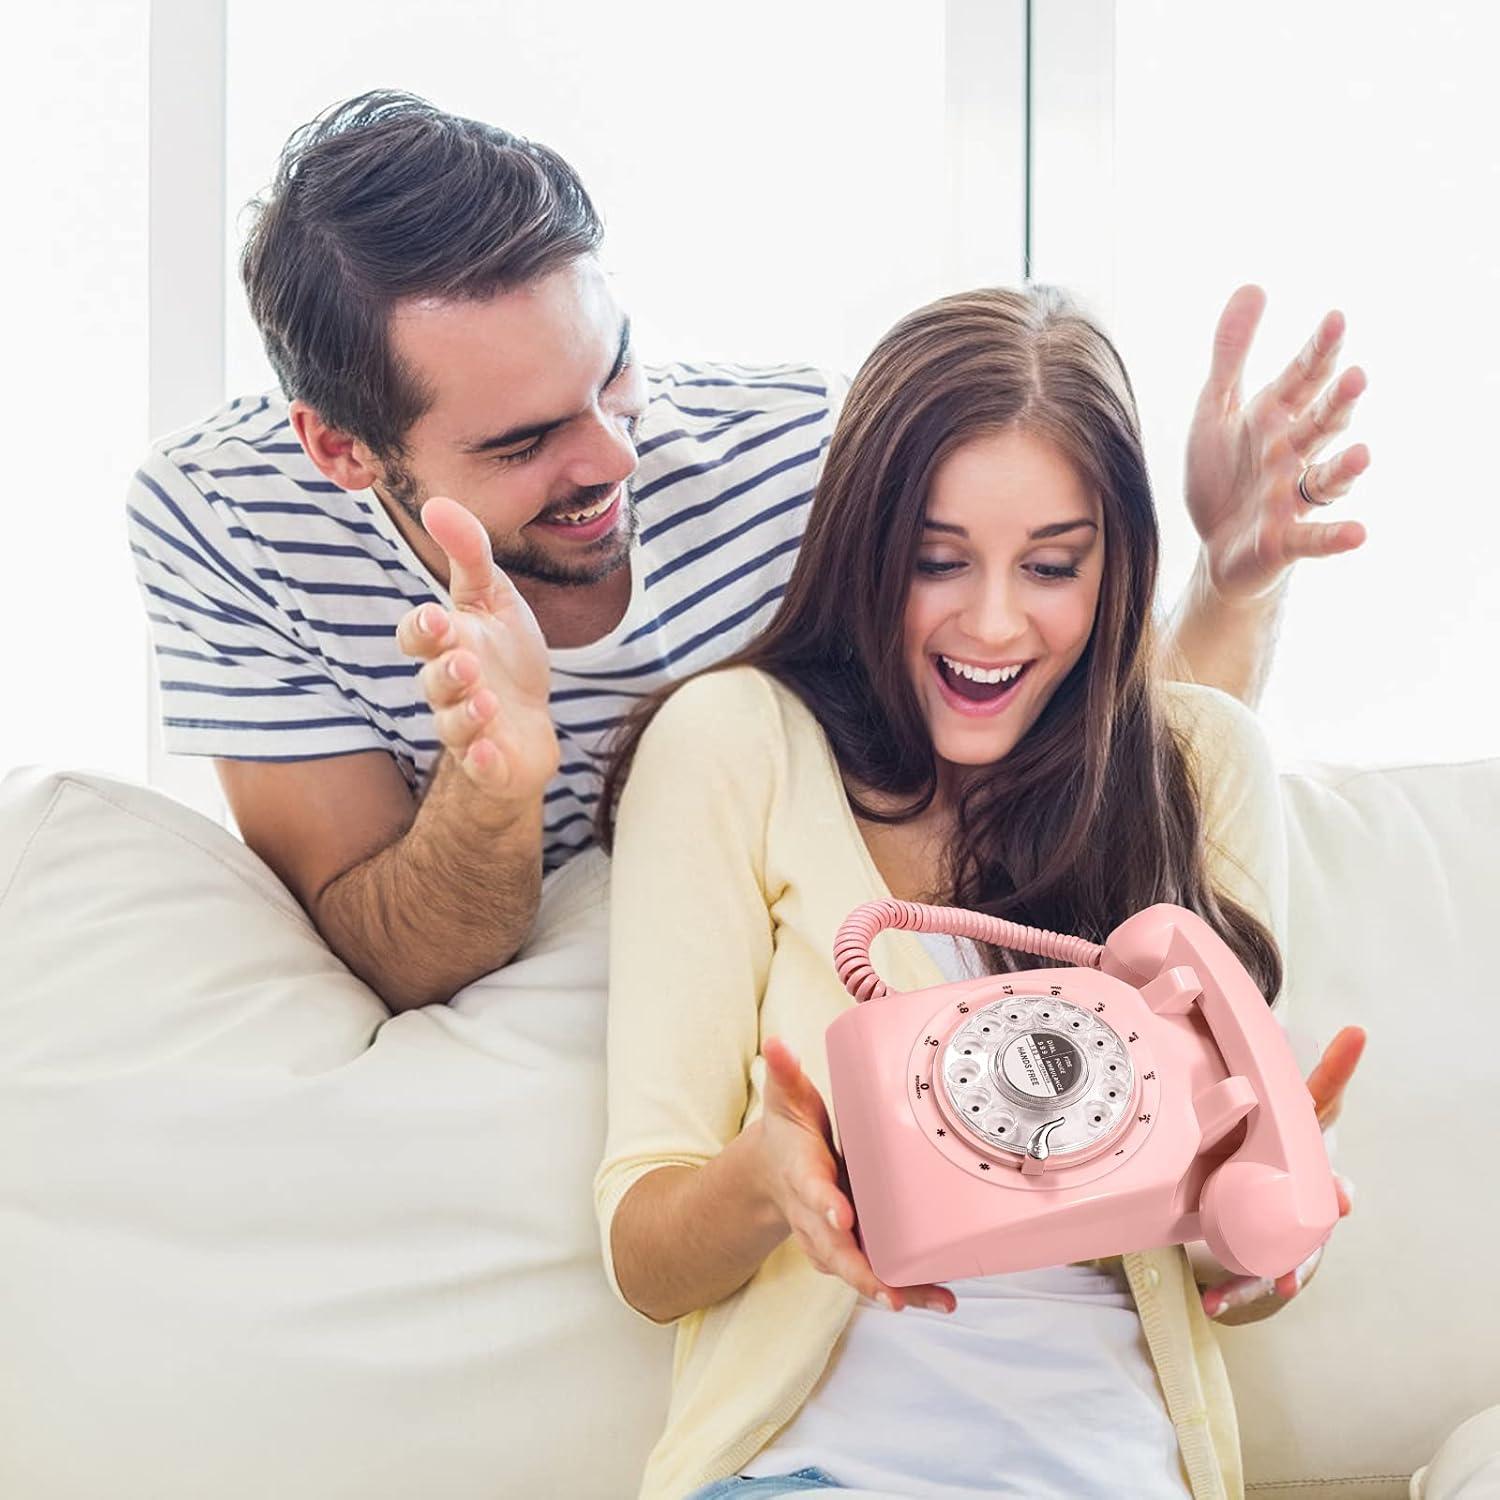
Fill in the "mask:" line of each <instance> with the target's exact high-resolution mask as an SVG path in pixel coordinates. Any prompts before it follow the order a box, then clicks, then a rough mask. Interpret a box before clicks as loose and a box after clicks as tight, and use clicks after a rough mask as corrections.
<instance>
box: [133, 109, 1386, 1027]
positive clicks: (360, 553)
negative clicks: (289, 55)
mask: <svg viewBox="0 0 1500 1500" xmlns="http://www.w3.org/2000/svg"><path fill="white" fill-rule="evenodd" d="M600 238H601V229H600V225H599V222H598V219H597V218H596V216H595V214H594V211H593V208H592V205H591V204H590V202H589V200H588V197H587V195H586V193H585V192H584V190H583V187H582V185H581V184H580V183H579V182H578V180H577V178H576V177H575V176H574V175H573V173H572V171H571V169H569V168H568V166H567V165H566V163H564V162H562V161H561V160H560V159H559V158H558V157H557V156H556V155H555V154H554V153H552V152H550V151H548V150H546V149H545V148H544V147H540V146H537V145H534V144H532V143H530V142H526V141H522V140H519V139H517V138H515V137H512V136H510V135H508V134H506V133H505V132H503V131H500V130H497V129H495V128H493V127H490V126H486V125H483V124H481V123H479V122H476V121H472V120H465V119H460V118H455V117H453V116H450V115H446V114H444V113H442V112H441V111H438V110H436V109H434V108H432V107H431V106H430V105H428V104H426V103H425V102H423V101H421V100H418V99H415V98H413V97H411V96H409V95H403V94H395V93H389V92H377V93H373V94H366V95H362V96H360V97H359V98H356V99H353V100H350V101H348V102H346V103H344V104H342V105H338V106H335V107H334V108H333V109H332V110H330V111H328V112H327V113H326V114H325V115H324V116H322V117H320V119H319V120H317V121H314V122H313V123H312V124H311V125H309V126H307V127H304V129H303V130H301V131H299V132H298V133H297V134H295V135H294V136H293V137H292V139H291V141H289V142H288V145H287V147H286V149H285V151H284V153H283V156H282V159H281V162H280V165H279V169H278V172H277V175H276V179H275V182H274V183H273V185H272V187H271V189H270V191H269V194H268V196H267V199H266V200H265V202H264V203H263V204H261V205H259V214H258V217H257V219H256V221H255V223H254V226H253V228H252V230H251V232H250V236H249V239H248V242H247V244H246V246H245V250H244V254H243V257H242V261H241V272H242V276H243V279H244V282H245V286H246V290H247V293H248V295H249V299H250V306H251V310H252V312H253V314H254V316H255V319H256V322H257V325H258V326H259V328H260V330H261V333H262V335H263V337H264V339H265V343H266V349H267V353H268V355H269V357H270V360H271V363H272V365H273V367H274V368H275V370H276V373H277V376H278V379H279V382H280V384H281V387H282V391H283V393H284V396H285V398H286V399H285V400H283V399H280V398H278V397H275V396H272V395H267V396H262V397H259V398H248V399H241V400H238V401H235V402H232V403H231V404H230V405H229V406H227V407H225V408H224V409H222V410H221V411H219V412H217V413H215V414H214V415H213V416H211V417H210V418H208V419H207V420H206V421H205V422H203V423H202V424H199V425H197V426H195V427H194V428H193V429H191V430H188V431H185V432H183V433H178V434H174V435H172V436H171V437H168V438H165V439H163V440H161V441H160V442H159V443H158V444H157V445H156V446H155V448H154V449H153V451H152V453H151V454H150V455H149V456H148V458H147V460H146V462H145V464H144V465H143V466H142V469H141V470H140V472H139V473H138V474H137V476H136V480H135V482H134V484H133V486H132V490H131V496H130V505H129V516H130V529H131V539H132V547H133V552H134V556H135V561H136V567H137V572H138V576H139V580H140V584H141V588H142V591H143V595H144V597H145V600H146V605H147V611H148V614H149V616H150V618H151V621H152V626H153V633H154V638H155V643H156V650H157V656H158V662H159V666H160V676H161V679H162V697H163V712H164V729H165V736H166V744H167V748H168V749H169V750H173V751H179V752H187V753H197V754H207V755H212V756H213V757H214V758H215V762H216V765H217V768H218V771H219V775H220V779H221V781H222V784H223V787H224V790H225V795H226V797H227V799H228V801H229V805H230V807H231V809H232V811H233V813H234V816H235V819H236V822H237V823H238V825H239V828H240V831H241V833H242V835H243V837H244V838H245V841H246V842H247V843H248V844H249V845H250V847H251V848H253V849H254V850H255V851H256V852H257V853H258V854H259V855H260V856H261V857H262V858H263V859H264V860H265V861H266V862H267V864H269V865H270V866H271V868H272V869H273V870H274V871H275V872H276V873H277V874H278V876H280V878H281V879H282V880H283V881H284V882H285V883H286V884H287V886H288V887H289V888H290V889H291V890H292V891H293V892H294V894H295V895H296V896H297V897H298V899H299V900H300V901H301V902H302V904H303V906H304V907H305V908H306V909H307V911H308V913H309V915H310V916H311V917H312V919H313V920H314V921H315V923H316V924H317V926H318V928H319V930H320V932H321V933H322V934H323V936H324V938H325V939H326V940H327V942H328V943H329V945H330V946H331V947H332V948H333V949H334V951H336V952H337V953H338V954H339V956H340V957H341V958H342V959H343V960H344V961H345V963H347V964H348V966H349V967H350V968H351V969H352V970H353V971H354V972H355V973H357V974H358V975H360V977H361V978H363V979H365V980H366V981H367V982H368V983H369V984H370V985H371V986H372V987H373V988H374V989H375V990H376V991H377V992H378V993H380V994H381V995H382V996H383V997H384V999H385V1000H386V1002H387V1003H388V1004H389V1005H390V1006H391V1008H392V1009H393V1010H400V1009H404V1008H408V1007H412V1006H418V1005H424V1004H428V1003H432V1002H434V1001H446V1000H447V999H449V998H450V997H451V996H452V995H453V994H454V993H455V992H456V991H457V990H458V989H460V988H461V987H462V986H463V985H464V984H466V983H468V982H469V981H470V980H472V979H474V978H475V977H477V976H478V975H480V974H483V973H486V972H489V971H491V970H493V969H496V968H498V967H501V966H502V965H504V964H506V963H507V962H509V960H510V959H511V958H512V957H513V956H514V954H515V953H516V952H517V950H518V949H519V948H520V946H521V945H522V943H523V942H524V941H525V938H526V936H527V933H528V931H529V928H530V925H531V921H532V918H533V916H534V913H535V910H536V904H537V899H538V895H539V891H540V885H541V879H542V875H543V873H544V871H545V870H549V869H553V868H556V867H557V866H558V865H560V864H561V863H562V862H563V861H564V860H566V859H567V858H568V857H569V855H571V854H572V853H574V852H576V851H577V850H578V849H579V848H582V847H583V846H584V845H585V844H586V843H587V842H588V841H589V827H590V819H591V809H592V806H593V803H594V802H595V801H596V799H597V784H598V770H599V764H600V759H601V751H602V748H603V745H604V743H605V741H606V740H607V737H608V734H609V731H610V730H611V729H612V728H613V726H614V725H615V723H616V722H617V721H618V719H619V718H620V716H621V715H622V714H623V712H624V711H625V710H626V709H627V708H628V707H629V705H630V703H631V702H633V701H634V700H635V699H637V698H638V697H640V696H641V695H643V694H644V693H646V692H647V691H649V690H650V689H651V688H652V687H654V686H655V685H657V684H658V683H659V682H661V681H662V680H663V679H664V678H665V677H669V676H676V675H681V674H683V673H686V672H690V671H694V670H697V669H698V668H700V667H702V666H705V665H707V664H708V663H710V662H712V661H715V660H718V659H720V658H722V657H724V656H726V655H727V654H729V653H730V652H731V651H732V650H734V649H735V648H736V647H738V646H739V645H740V644H741V643H742V642H743V641H744V640H745V639H747V638H748V637H749V636H750V635H752V634H754V633H755V632H756V631H758V630H759V629H760V628H762V627H763V626H764V624H765V623H766V622H767V620H768V619H769V618H770V615H771V613H772V612H773V611H774V608H775V603H776V600H777V599H778V597H779V596H780V594H781V592H782V589H783V587H784V584H785V581H786V579H787V577H788V575H789V572H790V569H791V565H792V561H793V558H794V556H795V553H796V548H797V544H798V539H799V536H800V530H801V526H802V523H803V521H804V520H805V517H806V513H807V506H808V503H809V501H810V499H811V493H812V488H813V483H814V479H815V477H816V473H817V469H818V465H819V462H820V460H821V456H822V453H823V450H824V448H825V446H826V444H827V441H828V438H829V434H830V432H831V430H832V425H833V419H834V414H835V411H836V407H837V402H838V399H839V397H840V396H841V394H842V389H843V382H842V381H841V380H839V379H838V378H836V377H828V376H825V375H823V374H821V373H820V372H817V371H814V370H810V369H806V368H795V367H781V368H777V369H770V370H757V371H747V370H745V369H742V368H739V367H693V366H685V365H674V366H668V367H665V368H662V369H660V370H657V371H654V372H653V373H652V374H651V376H650V377H649V379H648V377H647V375H646V374H645V372H644V371H643V370H642V369H641V367H640V366H639V365H638V364H637V363H636V360H635V356H634V354H633V352H632V349H631V346H630V337H629V323H628V320H627V319H626V318H625V317H624V316H623V315H622V313H621V311H620V310H619V308H618V307H617V306H616V305H615V303H614V299H613V298H612V296H611V295H610V292H609V288H608V285H607V283H606V281H605V279H604V277H603V275H602V273H601V272H600V269H599V266H598V263H597V261H596V259H595V252H596V251H597V249H598V246H599V242H600ZM1261 306H1262V298H1261V296H1260V294H1259V292H1258V291H1257V290H1256V289H1255V288H1243V289H1241V291H1240V292H1239V293H1236V295H1235V297H1234V298H1233V299H1232V300H1231V302H1230V304H1229V306H1228V307H1227V308H1226V310H1225V314H1224V316H1223V318H1222V319H1221V321H1220V325H1219V329H1218V333H1217V336H1216V343H1215V351H1214V359H1213V365H1212V369H1211V373H1210V376H1209V380H1208V383H1207V385H1206V387H1205V390H1204V393H1203V397H1202V399H1201V401H1200V404H1199V409H1198V412H1197V415H1196V418H1195V422H1194V427H1193V432H1192V436H1191V439H1190V442H1189V454H1188V477H1187V487H1188V497H1187V498H1188V505H1189V509H1190V512H1191V514H1192V516H1193V520H1194V523H1195V524H1196V526H1197V527H1198V530H1199V533H1200V535H1201V536H1202V538H1203V542H1204V547H1203V551H1202V554H1201V556H1200V561H1199V566H1198V569H1197V572H1196V574H1195V576H1194V580H1193V583H1192V585H1191V586H1190V588H1189V591H1188V593H1187V595H1186V596H1185V598H1184V600H1183V602H1182V603H1181V605H1180V606H1179V609H1178V611H1177V613H1176V615H1175V616H1174V618H1173V621H1172V628H1171V632H1170V635H1169V641H1168V645H1169V648H1170V649H1172V650H1173V651H1174V653H1175V669H1176V670H1177V671H1179V672H1185V673H1186V674H1188V675H1190V676H1191V677H1193V678H1195V679H1196V680H1199V681H1205V682H1209V683H1212V684H1214V685H1216V686H1219V687H1222V688H1224V689H1225V690H1226V691H1230V692H1233V693H1236V694H1237V695H1239V696H1241V697H1243V698H1246V699H1247V701H1252V702H1253V701H1254V699H1255V697H1256V696H1257V694H1258V692H1259V686H1260V683H1261V681H1262V680H1263V677H1264V671H1265V667H1266V664H1267V662H1268V660H1269V653H1270V647H1271V638H1272V632H1273V628H1274V622H1275V618H1276V613H1277V609H1278V605H1279V600H1280V597H1281V594H1282V592H1283V591H1284V587H1285V579H1286V575H1287V572H1288V569H1289V568H1290V565H1291V563H1292V562H1293V561H1294V560H1295V559H1296V558H1297V557H1300V556H1310V555H1319V554H1324V553H1332V552H1338V551H1346V550H1348V549H1350V548H1351V547H1356V546H1358V545H1359V544H1360V543H1361V542H1362V540H1363V530H1362V528H1360V527H1359V526H1357V525H1355V524H1354V523H1346V524H1345V525H1343V526H1327V525H1318V524H1315V523H1309V522H1306V521H1304V520H1302V519H1301V517H1300V515H1299V511H1301V512H1306V510H1307V507H1308V506H1309V505H1314V504H1323V503H1327V502H1328V501H1329V500H1331V499H1333V498H1335V497H1336V496H1338V495H1339V494H1342V493H1344V492H1345V491H1346V490H1347V489H1348V487H1349V485H1350V484H1351V483H1352V482H1353V480H1354V479H1355V478H1356V477H1357V475H1358V474H1359V472H1361V470H1362V469H1363V467H1364V465H1365V463H1366V462H1367V455H1366V454H1365V452H1364V450H1363V448H1362V447H1355V448H1352V449H1349V450H1347V451H1345V452H1344V453H1341V454H1339V455H1338V456H1337V457H1335V458H1332V459H1330V460H1328V461H1327V462H1321V463H1315V462H1313V461H1312V460H1313V458H1314V455H1315V454H1317V453H1318V452H1319V451H1320V450H1321V448H1322V447H1323V445H1324V444H1325V443H1326V442H1327V440H1328V438H1329V437H1330V436H1331V435H1332V434H1333V433H1335V432H1337V431H1338V430H1340V429H1341V428H1342V427H1343V426H1345V425H1346V424H1347V421H1348V418H1349V414H1350V412H1351V410H1352V407H1353V404H1354V402H1355V401H1356V400H1357V398H1358V396H1359V394H1360V391H1361V390H1362V389H1363V377H1362V376H1361V375H1360V373H1359V372H1358V371H1357V370H1350V371H1348V372H1346V373H1345V374H1344V375H1343V376H1341V377H1340V378H1339V379H1337V380H1336V381H1334V382H1333V383H1332V384H1331V385H1330V384H1329V376H1330V374H1331V372H1332V369H1333V364H1334V359H1335V355H1336V349H1337V344H1338V340H1339V336H1340V333H1341V330H1342V320H1341V319H1340V318H1339V317H1338V315H1337V314H1330V315H1329V317H1328V318H1325V319H1324V321H1323V322H1322V324H1321V325H1320V326H1319V328H1318V330H1317V332H1315V334H1314V335H1313V338H1312V340H1311V341H1310V342H1309V344H1308V345H1307V347H1306V348H1305V349H1304V350H1303V352H1302V353H1301V354H1300V355H1299V356H1298V358H1297V359H1296V360H1295V361H1294V362H1293V363H1292V365H1290V366H1289V367H1288V369H1287V370H1286V371H1285V372H1284V373H1283V374H1282V375H1281V376H1280V377H1279V378H1278V379H1277V380H1276V381H1275V382H1273V384H1272V385H1271V386H1268V387H1267V388H1266V390H1265V391H1263V392H1261V393H1260V395H1258V396H1257V397H1256V398H1255V400H1254V401H1253V402H1251V403H1250V404H1249V406H1247V407H1242V406H1241V404H1240V400H1239V379H1240V371H1241V368H1242V365H1243V362H1244V358H1245V354H1246V351H1247V349H1248V346H1249V343H1250V339H1251V337H1252V335H1253V333H1254V329H1255V326H1256V323H1257V322H1258V319H1259V316H1260V311H1261ZM446 497H453V498H446ZM409 657H415V658H417V659H418V660H419V661H420V662H421V663H422V665H421V666H420V667H418V666H417V665H415V664H414V663H413V662H411V661H410V660H407V659H405V658H409ZM664 815H666V816H669V815H670V810H669V809H664Z"/></svg>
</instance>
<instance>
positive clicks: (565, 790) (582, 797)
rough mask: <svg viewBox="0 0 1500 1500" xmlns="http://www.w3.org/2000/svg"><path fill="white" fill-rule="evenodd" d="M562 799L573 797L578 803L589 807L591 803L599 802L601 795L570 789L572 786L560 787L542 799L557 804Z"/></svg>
mask: <svg viewBox="0 0 1500 1500" xmlns="http://www.w3.org/2000/svg"><path fill="white" fill-rule="evenodd" d="M562 797H572V798H574V799H575V800H576V801H578V802H582V803H584V804H586V805H587V804H591V803H594V802H597V801H598V800H599V793H598V792H580V791H577V790H576V789H575V788H573V787H570V786H560V787H557V788H556V789H554V790H553V791H550V792H548V793H547V795H546V796H545V797H543V798H542V801H543V802H556V801H557V800H558V799H559V798H562Z"/></svg>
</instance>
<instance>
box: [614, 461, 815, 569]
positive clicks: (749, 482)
mask: <svg viewBox="0 0 1500 1500" xmlns="http://www.w3.org/2000/svg"><path fill="white" fill-rule="evenodd" d="M822 451H823V445H822V444H820V445H819V446H818V447H817V448H813V449H810V450H809V451H808V452H806V453H795V454H793V455H792V457H790V458H784V459H782V461H781V462H780V463H779V464H777V465H776V466H775V467H774V468H770V469H763V470H762V471H761V472H760V473H759V474H752V475H751V476H750V478H748V479H744V480H741V481H740V483H739V484H736V485H733V486H732V487H731V488H729V489H727V490H723V491H721V492H720V493H719V494H717V495H715V496H714V497H713V499H711V500H705V501H704V502H703V504H701V505H688V506H684V507H683V508H682V509H681V510H677V511H673V512H672V514H671V515H670V516H665V517H663V519H662V520H660V521H658V522H657V523H656V524H655V525H654V526H648V527H646V528H645V529H644V530H643V531H642V532H641V544H642V545H643V546H646V545H649V544H650V543H652V542H654V541H656V540H657V539H658V538H659V537H661V536H663V535H664V534H665V533H666V532H668V531H671V530H672V528H673V527H675V526H681V525H682V524H683V522H685V521H696V520H697V519H698V518H699V517H700V516H706V515H708V514H709V513H710V512H712V511H715V510H717V509H718V508H719V507H720V506H721V505H727V504H728V503H729V502H730V501H731V500H738V499H739V498H740V496H741V495H747V494H749V493H750V491H751V490H753V489H756V488H758V487H759V486H760V485H763V484H765V483H766V482H767V480H771V479H775V478H776V477H777V476H778V475H780V474H784V473H786V472H787V470H788V469H795V468H797V467H798V466H799V465H801V464H805V463H808V462H809V461H810V460H813V459H816V458H817V456H818V455H819V454H820V453H821V452H822Z"/></svg>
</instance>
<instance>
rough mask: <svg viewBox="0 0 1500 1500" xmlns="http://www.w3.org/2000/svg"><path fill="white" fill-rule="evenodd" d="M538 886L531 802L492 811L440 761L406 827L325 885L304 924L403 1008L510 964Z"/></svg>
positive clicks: (538, 850) (537, 819) (536, 809)
mask: <svg viewBox="0 0 1500 1500" xmlns="http://www.w3.org/2000/svg"><path fill="white" fill-rule="evenodd" d="M541 887H542V806H541V799H540V798H535V799H532V800H531V801H529V802H528V803H527V804H526V805H524V806H522V807H515V808H502V807H496V806H495V805H494V804H493V802H492V801H491V800H490V799H487V798H485V797H484V796H483V795H482V794H481V793H479V792H478V791H477V790H476V789H475V788H474V787H473V785H472V783H471V782H470V781H469V779H468V778H467V777H466V776H465V775H464V773H463V771H462V770H461V769H460V768H459V767H458V766H456V765H455V764H454V763H453V761H452V760H451V758H450V757H449V756H447V755H444V757H443V758H442V760H441V761H440V762H439V766H438V771H437V774H436V776H435V777H434V779H433V783H432V786H431V788H430V789H429V791H428V794H427V796H426V797H425V798H424V799H423V800H422V802H421V804H420V805H419V806H418V808H417V815H416V817H415V819H414V820H413V822H412V825H411V827H410V828H408V829H407V831H406V832H405V833H404V834H403V835H402V836H401V837H400V838H399V839H397V840H396V842H395V843H393V844H389V845H387V846H386V847H385V848H384V849H382V850H380V851H379V852H378V853H376V854H373V855H371V856H370V857H369V858H368V859H365V860H363V861H361V862H360V863H359V864H357V865H355V866H354V867H353V868H352V869H349V870H346V871H345V872H344V873H343V874H342V875H339V876H338V877H337V878H335V879H334V880H331V881H330V882H329V883H328V884H327V885H326V886H325V887H324V888H323V890H322V891H321V892H320V893H319V894H318V896H317V898H316V900H315V902H314V916H315V918H316V921H317V924H318V927H319V929H320V931H321V932H322V934H323V936H324V938H325V939H326V940H327V941H328V943H329V945H330V946H331V947H332V948H333V949H334V951H335V952H336V953H337V954H338V955H339V957H340V958H342V959H343V960H344V962H345V963H346V964H347V965H348V966H349V967H350V969H352V970H353V971H354V973H356V974H357V975H358V976H359V977H360V978H361V979H363V980H364V981H365V983H366V984H368V985H369V986H370V987H371V988H372V989H373V990H375V992H376V993H377V994H379V995H380V997H381V998H382V999H383V1000H384V1001H385V1002H386V1004H387V1005H389V1006H390V1008H391V1009H392V1010H395V1011H400V1010H410V1009H412V1008H414V1007H416V1006H420V1005H431V1004H433V1003H434V1002H440V1001H447V1000H450V999H451V998H452V997H453V996H454V995H455V994H456V993H457V992H458V991H459V990H460V989H462V988H463V986H464V985H466V984H468V983H469V982H470V981H471V980H473V979H476V978H478V976H479V975H481V974H488V973H490V972H491V971H492V970H494V969H498V968H501V967H503V966H504V965H505V964H507V963H509V962H510V960H511V959H512V958H513V957H514V956H515V954H516V952H517V950H518V949H519V948H520V947H521V945H522V944H523V943H524V942H525V941H526V938H527V935H528V934H529V933H530V931H531V924H532V922H533V921H534V919H535V917H536V909H537V902H538V899H539V898H540V895H541Z"/></svg>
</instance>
